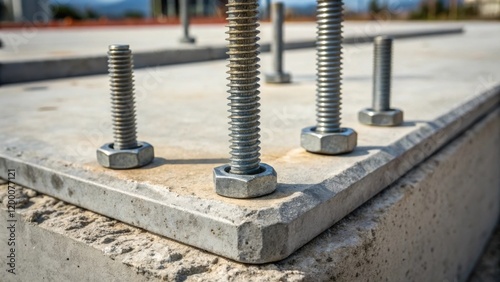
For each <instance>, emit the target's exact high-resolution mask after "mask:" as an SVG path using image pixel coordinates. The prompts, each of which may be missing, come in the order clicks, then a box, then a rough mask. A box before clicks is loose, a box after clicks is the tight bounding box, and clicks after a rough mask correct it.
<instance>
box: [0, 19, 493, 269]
mask: <svg viewBox="0 0 500 282" xmlns="http://www.w3.org/2000/svg"><path fill="white" fill-rule="evenodd" d="M499 28H500V26H498V25H492V24H483V25H480V26H471V27H469V26H468V27H467V30H468V32H467V33H465V34H463V35H457V36H446V37H433V38H425V39H419V40H404V41H401V42H397V43H396V45H395V47H396V48H395V54H394V55H395V58H396V60H395V62H397V63H395V69H399V71H398V75H396V76H395V77H394V95H393V96H394V99H393V103H394V105H395V106H397V107H400V108H402V109H404V111H405V115H406V118H407V122H406V123H405V124H403V126H400V127H394V128H373V127H369V126H363V125H359V123H358V122H357V118H356V113H357V112H358V111H359V110H360V109H362V108H364V107H366V106H367V105H369V104H370V99H371V97H370V96H371V95H370V88H371V80H370V78H371V77H370V75H371V70H372V66H371V63H367V62H371V61H372V59H373V57H372V56H373V55H372V54H373V50H372V46H369V45H358V46H352V45H350V46H346V48H345V50H344V51H345V57H346V60H345V61H346V62H345V65H344V66H345V69H344V72H343V73H344V74H345V75H344V82H345V83H344V85H343V91H344V96H343V105H342V107H343V119H342V122H343V126H345V127H349V128H354V129H356V131H357V132H358V134H359V140H358V147H357V148H356V150H355V151H354V152H353V153H351V154H346V155H342V156H335V157H330V156H323V155H316V154H310V153H307V152H305V150H303V149H302V148H300V145H299V138H300V137H299V133H300V130H301V129H302V128H304V127H306V126H310V125H313V124H314V116H315V115H314V93H315V76H314V73H315V64H314V59H313V58H314V57H315V52H314V50H300V51H293V52H290V53H289V54H288V56H289V58H290V59H289V66H288V68H287V69H289V70H290V71H292V72H293V73H296V75H295V78H296V83H294V84H292V85H288V86H286V87H278V86H275V85H274V86H272V85H265V86H264V85H263V86H262V89H261V90H262V95H261V98H262V113H261V114H262V119H261V122H262V126H261V128H262V132H261V133H262V160H263V162H265V163H268V164H270V165H272V166H273V167H274V168H275V169H276V171H277V172H278V182H279V185H278V187H277V190H276V192H275V193H273V194H271V195H269V196H266V197H261V198H258V199H253V200H234V199H228V198H224V197H220V196H218V195H217V194H216V193H215V192H214V186H213V175H212V172H213V168H214V167H216V166H219V165H220V164H223V163H226V162H227V160H226V159H225V158H226V157H227V151H228V143H227V105H226V99H225V96H226V95H227V94H226V91H227V87H226V84H227V81H226V79H225V78H226V73H225V72H226V70H227V68H226V66H225V65H226V62H222V61H221V62H210V63H199V64H196V65H177V66H171V67H164V68H158V69H157V70H155V72H152V73H150V72H149V71H150V70H139V71H137V72H136V81H137V84H136V85H137V90H138V94H141V95H138V123H139V139H140V140H147V141H148V142H150V143H151V144H153V145H154V146H155V154H156V156H157V158H156V159H155V161H154V162H153V163H152V164H151V165H148V166H146V167H143V168H141V169H135V170H125V171H123V170H121V171H113V170H109V169H104V168H102V167H101V166H99V165H98V164H97V162H96V156H95V150H96V148H97V147H98V146H100V145H102V144H103V143H105V142H109V141H110V140H111V132H112V129H111V128H110V124H109V122H106V121H109V119H110V117H109V101H108V93H107V92H108V90H107V88H108V84H109V81H108V78H107V77H106V76H97V77H87V78H79V79H77V80H76V79H66V80H60V81H54V82H44V83H37V84H27V85H10V86H3V87H2V88H1V89H0V103H1V104H2V106H3V107H4V108H2V111H1V112H0V143H1V144H2V145H3V147H0V176H2V175H5V172H6V169H7V168H16V169H17V170H18V171H19V173H18V178H17V179H16V181H18V182H19V183H20V184H23V185H26V186H28V187H31V188H34V189H36V190H37V191H40V192H42V193H45V194H48V195H52V196H54V197H57V198H59V199H62V200H64V201H66V202H68V203H72V204H75V205H78V206H80V207H83V208H87V209H89V210H93V211H96V212H98V213H100V214H104V215H107V216H110V217H113V218H115V219H118V220H120V221H122V222H126V223H129V224H131V225H134V226H138V227H140V228H144V229H146V230H148V231H150V232H154V233H156V234H160V235H163V236H167V237H169V238H172V239H175V240H178V241H180V242H184V243H186V244H190V245H192V246H195V247H199V248H202V249H204V250H207V251H211V252H214V253H217V254H220V255H223V256H226V257H229V258H232V259H234V260H238V261H241V262H250V263H265V262H270V261H277V260H280V259H283V258H285V257H286V256H288V255H290V254H291V253H293V252H294V251H295V250H296V249H297V248H299V247H301V246H303V245H304V244H306V243H307V242H308V241H309V240H311V239H313V238H314V237H316V236H317V235H318V234H320V233H321V232H323V231H324V230H326V229H327V228H329V227H330V226H332V225H333V224H334V223H335V222H337V221H338V220H340V219H341V218H342V217H344V216H345V215H347V214H349V213H350V212H351V211H352V210H354V209H356V208H357V207H359V206H360V205H361V204H363V203H364V202H366V201H367V200H369V199H370V198H371V197H372V196H374V195H375V194H377V193H378V192H380V191H381V190H382V189H383V188H385V187H387V186H388V185H389V184H390V183H392V182H393V181H395V180H397V179H399V178H400V177H401V176H402V175H404V174H405V173H406V172H407V171H409V170H410V169H412V168H413V167H414V166H415V165H417V164H419V163H420V162H421V161H423V160H424V159H425V158H427V157H429V156H430V155H431V154H432V153H434V152H435V151H436V150H438V149H439V148H441V147H442V146H444V145H445V144H446V143H447V142H449V140H451V139H453V138H454V137H455V136H457V135H459V134H460V133H461V132H462V131H463V130H466V129H467V128H468V127H469V126H470V125H471V124H473V123H474V122H475V120H477V119H478V118H480V117H481V116H483V115H484V114H486V113H488V112H489V111H491V110H492V109H493V108H495V107H497V104H498V101H499V100H500V92H499V90H500V88H498V87H497V88H496V89H493V90H492V91H487V90H489V89H491V88H492V87H493V85H495V84H496V83H498V79H497V78H496V77H495V76H494V75H496V74H498V73H500V72H499V68H500V65H499V64H498V63H497V62H498V59H499V58H500V53H498V52H497V51H498V48H499V46H500V38H498V37H492V36H489V35H490V34H492V33H495V32H498V30H499ZM456 46H460V47H461V48H456ZM262 59H263V64H264V63H265V62H266V61H268V60H269V56H267V55H265V56H262ZM193 78H196V79H195V80H194V79H193ZM151 82H153V83H151ZM139 90H140V91H139ZM480 93H483V94H480ZM28 101H29V102H28ZM48 132H50V134H47V133H48ZM304 172H306V173H304ZM4 177H5V176H4Z"/></svg>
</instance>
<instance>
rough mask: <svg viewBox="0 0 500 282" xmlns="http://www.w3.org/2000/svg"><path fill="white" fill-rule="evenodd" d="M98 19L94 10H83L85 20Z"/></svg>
mask: <svg viewBox="0 0 500 282" xmlns="http://www.w3.org/2000/svg"><path fill="white" fill-rule="evenodd" d="M99 17H100V16H99V14H98V13H97V12H96V11H95V10H93V9H91V8H87V9H85V18H86V19H98V18H99Z"/></svg>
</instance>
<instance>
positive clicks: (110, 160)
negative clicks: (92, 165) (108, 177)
mask: <svg viewBox="0 0 500 282" xmlns="http://www.w3.org/2000/svg"><path fill="white" fill-rule="evenodd" d="M137 144H138V145H139V146H138V147H137V148H134V149H126V150H115V149H114V148H113V143H107V144H104V145H103V146H102V147H101V148H99V149H97V162H99V164H100V165H102V166H103V167H107V168H112V169H128V168H136V167H141V166H145V165H147V164H149V163H150V162H152V161H153V159H154V157H155V154H154V149H153V146H151V144H149V143H146V142H138V143H137Z"/></svg>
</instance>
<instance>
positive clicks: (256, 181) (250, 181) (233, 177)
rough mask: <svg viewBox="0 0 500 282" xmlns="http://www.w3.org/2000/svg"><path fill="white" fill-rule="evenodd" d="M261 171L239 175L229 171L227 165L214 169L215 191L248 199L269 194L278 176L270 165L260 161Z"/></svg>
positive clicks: (274, 188)
mask: <svg viewBox="0 0 500 282" xmlns="http://www.w3.org/2000/svg"><path fill="white" fill-rule="evenodd" d="M260 166H261V172H260V173H258V174H254V175H239V174H232V173H231V172H230V170H231V167H230V166H229V165H223V166H220V167H216V168H215V169H214V183H215V192H217V194H219V195H221V196H224V197H230V198H238V199H248V198H256V197H260V196H264V195H267V194H271V193H272V192H274V190H276V185H277V183H278V177H277V174H276V171H275V170H274V168H272V167H271V166H269V165H267V164H264V163H261V164H260Z"/></svg>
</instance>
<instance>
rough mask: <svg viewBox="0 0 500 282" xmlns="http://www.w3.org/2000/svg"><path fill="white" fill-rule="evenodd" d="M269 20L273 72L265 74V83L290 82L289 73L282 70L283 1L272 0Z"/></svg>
mask: <svg viewBox="0 0 500 282" xmlns="http://www.w3.org/2000/svg"><path fill="white" fill-rule="evenodd" d="M271 20H272V23H273V41H272V42H271V51H272V56H273V73H270V74H266V82H267V83H290V81H291V77H290V74H288V73H286V72H284V71H283V50H284V49H285V48H284V42H283V22H284V21H285V5H284V4H283V2H274V3H273V5H272V14H271Z"/></svg>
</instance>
